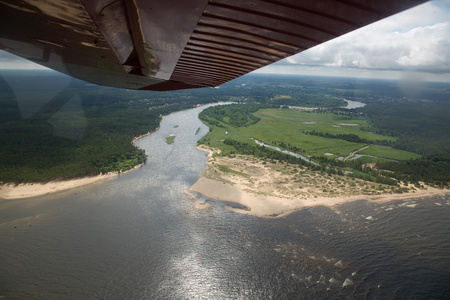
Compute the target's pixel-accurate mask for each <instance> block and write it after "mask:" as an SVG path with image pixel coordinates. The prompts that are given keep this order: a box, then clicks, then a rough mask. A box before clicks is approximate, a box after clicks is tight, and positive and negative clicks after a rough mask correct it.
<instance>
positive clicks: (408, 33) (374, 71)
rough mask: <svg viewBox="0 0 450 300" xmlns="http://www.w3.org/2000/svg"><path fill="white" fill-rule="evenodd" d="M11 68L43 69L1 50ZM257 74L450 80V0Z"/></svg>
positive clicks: (4, 65) (3, 65) (1, 65)
mask: <svg viewBox="0 0 450 300" xmlns="http://www.w3.org/2000/svg"><path fill="white" fill-rule="evenodd" d="M393 1H395V0H393ZM11 68H14V69H36V68H42V67H41V66H40V65H37V64H35V63H32V62H29V61H27V60H24V59H21V58H19V57H17V56H14V55H12V54H9V53H7V52H4V51H0V69H11ZM255 73H271V74H300V75H320V76H344V77H364V78H386V79H408V80H419V81H446V82H450V0H435V1H431V2H427V3H425V4H422V5H419V6H417V7H414V8H412V9H409V10H407V11H404V12H401V13H399V14H397V15H394V16H391V17H389V18H386V19H384V20H381V21H378V22H376V23H373V24H371V25H368V26H366V27H363V28H360V29H358V30H356V31H353V32H350V33H348V34H346V35H343V36H341V37H338V38H336V39H333V40H331V41H329V42H326V43H324V44H321V45H318V46H316V47H313V48H311V49H309V50H306V51H303V52H301V53H299V54H297V55H294V56H291V57H289V58H287V59H284V60H281V61H279V62H277V63H274V64H272V65H269V66H267V67H264V68H261V69H259V70H257V71H255Z"/></svg>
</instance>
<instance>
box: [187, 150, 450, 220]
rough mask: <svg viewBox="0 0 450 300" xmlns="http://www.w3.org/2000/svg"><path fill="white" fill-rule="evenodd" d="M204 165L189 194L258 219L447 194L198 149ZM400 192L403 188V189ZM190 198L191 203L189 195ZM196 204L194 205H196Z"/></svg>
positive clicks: (443, 191)
mask: <svg viewBox="0 0 450 300" xmlns="http://www.w3.org/2000/svg"><path fill="white" fill-rule="evenodd" d="M199 149H201V150H204V151H207V153H208V166H207V168H206V170H205V171H204V173H203V174H202V176H201V177H200V178H199V180H198V181H197V182H196V183H194V185H192V186H191V187H190V188H189V189H188V192H189V191H193V192H197V193H200V194H202V195H203V196H205V197H207V198H210V199H213V200H219V201H230V202H236V203H240V204H242V205H244V206H246V207H247V209H246V210H244V209H234V208H229V209H232V210H235V211H239V212H242V213H247V214H251V215H254V216H258V217H266V218H276V217H284V216H286V215H288V214H290V213H292V212H295V211H298V210H300V209H303V208H306V207H311V206H317V205H325V206H334V205H338V204H342V203H345V202H350V201H356V200H368V201H376V202H382V201H393V200H401V199H411V198H416V197H428V196H433V195H440V194H445V193H448V192H449V190H448V189H445V190H444V189H439V188H434V187H429V186H424V187H423V188H420V189H418V188H415V187H414V186H411V185H409V186H407V188H408V192H403V193H399V192H398V188H397V187H395V188H392V187H389V186H386V185H381V184H377V183H372V182H365V181H362V180H359V179H353V178H349V177H346V176H339V175H329V174H326V173H322V174H321V173H320V172H312V171H309V170H307V169H306V168H302V167H300V166H297V165H289V164H285V163H280V162H273V161H263V160H260V159H258V158H255V157H252V156H246V155H237V156H236V157H233V158H230V157H224V156H220V155H218V154H219V150H217V149H211V148H208V147H206V146H204V145H202V146H200V147H199ZM403 187H405V188H406V186H403ZM191 196H192V197H194V198H195V196H194V194H192V193H191ZM197 205H198V204H197Z"/></svg>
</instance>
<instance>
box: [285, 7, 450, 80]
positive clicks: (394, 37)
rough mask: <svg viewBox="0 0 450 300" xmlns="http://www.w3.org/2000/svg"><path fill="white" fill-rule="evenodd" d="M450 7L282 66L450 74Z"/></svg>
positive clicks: (421, 11)
mask: <svg viewBox="0 0 450 300" xmlns="http://www.w3.org/2000/svg"><path fill="white" fill-rule="evenodd" d="M449 6H450V5H447V4H446V3H445V2H444V1H439V2H438V1H436V2H429V3H426V4H423V5H420V6H418V7H416V8H413V9H410V10H408V11H406V12H402V13H400V14H397V15H395V16H392V17H390V18H387V19H385V20H382V21H379V22H377V23H374V24H372V25H369V26H366V27H364V28H361V29H359V30H356V31H354V32H351V33H349V34H346V35H344V36H342V37H338V38H336V39H334V40H331V41H329V42H327V43H324V44H321V45H319V46H316V47H314V48H311V49H309V50H307V51H304V52H302V53H300V54H297V55H295V56H292V57H290V58H287V59H286V60H284V61H282V62H280V63H279V64H280V65H291V66H292V65H298V66H322V67H341V68H350V69H367V70H385V71H399V70H406V71H416V72H429V73H449V74H450V59H449V57H448V54H449V53H450V7H449Z"/></svg>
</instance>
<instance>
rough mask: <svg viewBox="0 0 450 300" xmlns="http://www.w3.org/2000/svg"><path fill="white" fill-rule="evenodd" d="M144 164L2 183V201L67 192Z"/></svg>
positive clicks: (112, 177) (101, 181) (108, 178)
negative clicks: (64, 177) (69, 176)
mask: <svg viewBox="0 0 450 300" xmlns="http://www.w3.org/2000/svg"><path fill="white" fill-rule="evenodd" d="M158 129H159V127H157V128H156V129H155V130H153V131H149V132H147V133H145V134H142V135H140V136H137V137H135V138H133V140H132V141H131V143H132V144H133V143H134V142H136V141H137V140H139V139H141V138H143V137H146V136H148V135H150V134H152V133H153V132H155V131H156V130H158ZM143 165H144V163H142V164H139V165H136V166H134V167H133V168H131V169H129V170H127V171H124V172H110V173H108V174H99V175H95V176H87V177H80V178H75V179H69V180H53V181H49V182H45V183H43V182H35V183H20V184H13V183H5V184H0V201H2V200H16V199H25V198H32V197H37V196H43V195H48V194H54V193H57V192H66V191H69V190H72V189H76V188H81V187H87V186H90V185H94V184H101V183H104V182H106V181H108V180H111V179H114V178H117V177H119V176H120V175H122V174H125V173H128V172H130V171H133V170H136V169H138V168H140V167H142V166H143Z"/></svg>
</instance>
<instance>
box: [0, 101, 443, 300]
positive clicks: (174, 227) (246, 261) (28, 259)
mask: <svg viewBox="0 0 450 300" xmlns="http://www.w3.org/2000/svg"><path fill="white" fill-rule="evenodd" d="M203 108H204V107H200V108H195V109H191V110H186V111H182V112H177V113H174V114H171V115H169V116H167V117H164V118H163V120H162V123H161V126H160V129H159V130H158V131H156V132H155V133H153V134H151V135H149V136H147V137H145V138H142V139H140V140H138V141H137V142H136V145H138V146H139V147H141V148H143V149H145V150H146V153H147V154H148V155H149V158H148V162H147V163H146V164H145V165H144V166H143V167H141V168H139V169H137V170H135V171H132V172H129V173H126V174H123V175H121V176H120V177H118V178H117V179H114V180H111V181H109V182H107V183H105V184H102V185H98V186H94V187H86V188H82V189H77V190H72V191H70V192H66V193H60V194H55V195H47V196H42V197H35V198H29V199H18V200H2V201H1V202H0V298H3V299H312V298H315V299H343V298H347V299H356V298H357V299H378V298H380V299H424V298H429V299H430V298H434V299H445V298H447V299H448V298H449V297H450V238H449V236H450V235H449V231H450V219H449V217H448V216H449V214H450V197H449V196H444V195H441V196H437V197H434V198H428V199H418V200H406V201H398V202H390V203H379V204H376V203H367V202H365V201H359V202H354V203H347V204H344V205H340V206H337V207H334V208H326V207H315V208H309V209H304V210H301V211H299V212H297V213H294V214H291V215H289V216H288V217H286V218H282V219H263V218H257V217H254V216H250V215H246V214H240V213H236V212H232V211H229V210H227V209H226V208H225V207H224V206H223V204H221V203H220V202H215V201H207V202H208V203H209V206H207V207H206V208H199V207H198V206H197V205H196V204H195V203H194V201H193V200H192V199H191V198H190V197H188V196H187V195H185V194H184V192H183V189H186V188H188V187H189V186H190V185H192V184H193V183H194V182H195V181H196V180H197V179H198V177H199V176H200V174H201V173H202V171H203V170H204V168H205V166H206V156H205V153H203V152H201V151H199V150H197V149H196V148H195V147H194V145H195V143H196V141H197V140H198V139H200V137H201V136H202V135H204V134H206V132H207V127H206V126H205V125H203V124H202V123H201V122H200V121H199V120H198V118H197V115H198V113H199V112H200V111H201V109H203ZM198 128H200V131H199V133H198V134H196V131H197V129H198ZM171 134H173V135H175V139H174V143H173V144H170V145H169V144H167V143H166V137H168V136H170V135H171Z"/></svg>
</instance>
